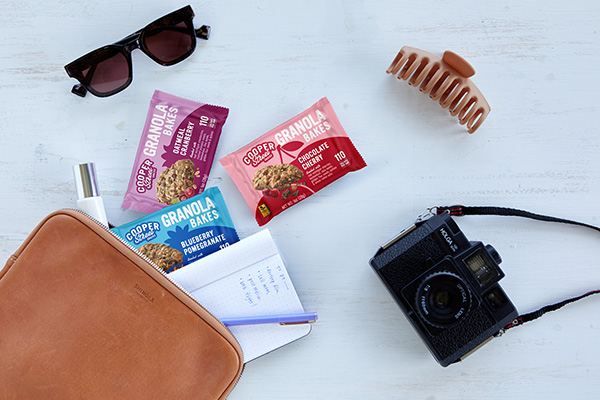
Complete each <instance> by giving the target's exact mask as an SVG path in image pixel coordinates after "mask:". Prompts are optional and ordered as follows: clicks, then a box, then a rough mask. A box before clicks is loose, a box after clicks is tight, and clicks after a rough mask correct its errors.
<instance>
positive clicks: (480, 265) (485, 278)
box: [465, 249, 499, 287]
mask: <svg viewBox="0 0 600 400" xmlns="http://www.w3.org/2000/svg"><path fill="white" fill-rule="evenodd" d="M465 263H466V264H467V265H468V266H469V268H470V269H471V271H472V272H473V275H475V278H477V281H478V282H479V285H480V286H481V287H484V286H485V285H487V284H488V283H489V282H491V281H493V280H494V279H495V278H497V277H498V275H499V273H498V270H497V269H496V267H495V266H494V265H493V264H492V262H491V261H490V260H489V259H488V257H487V256H486V255H485V252H484V251H483V249H480V250H478V251H476V252H475V253H473V254H472V255H471V256H469V257H468V258H467V259H465Z"/></svg>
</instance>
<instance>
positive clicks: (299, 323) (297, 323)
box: [279, 319, 317, 325]
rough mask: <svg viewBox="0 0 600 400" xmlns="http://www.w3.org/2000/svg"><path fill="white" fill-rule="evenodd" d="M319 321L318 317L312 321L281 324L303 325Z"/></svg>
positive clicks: (283, 323)
mask: <svg viewBox="0 0 600 400" xmlns="http://www.w3.org/2000/svg"><path fill="white" fill-rule="evenodd" d="M315 322H317V320H316V319H313V320H310V321H299V322H280V323H279V325H302V324H314V323H315Z"/></svg>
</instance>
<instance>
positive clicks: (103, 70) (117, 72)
mask: <svg viewBox="0 0 600 400" xmlns="http://www.w3.org/2000/svg"><path fill="white" fill-rule="evenodd" d="M129 70H130V68H129V61H128V59H127V57H125V55H124V54H123V53H122V52H120V51H119V50H117V49H112V48H109V49H106V50H103V51H102V52H101V53H99V54H97V56H96V57H94V58H93V59H92V60H89V66H88V67H87V68H86V69H84V70H83V71H82V74H83V77H84V79H85V80H86V81H87V82H88V87H89V89H90V90H93V91H95V92H97V93H98V94H109V93H111V92H114V91H115V90H118V89H123V88H125V87H126V86H127V85H128V84H129V83H130V82H131V77H130V75H129Z"/></svg>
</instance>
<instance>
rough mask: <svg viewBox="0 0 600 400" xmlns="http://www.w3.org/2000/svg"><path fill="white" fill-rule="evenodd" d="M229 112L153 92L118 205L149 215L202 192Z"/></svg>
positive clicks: (220, 108) (225, 109)
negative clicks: (126, 182)
mask: <svg viewBox="0 0 600 400" xmlns="http://www.w3.org/2000/svg"><path fill="white" fill-rule="evenodd" d="M228 114H229V110H228V109H227V108H224V107H219V106H214V105H210V104H203V103H198V102H195V101H191V100H186V99H182V98H180V97H176V96H173V95H171V94H168V93H164V92H161V91H159V90H156V91H155V92H154V95H153V96H152V100H151V101H150V109H149V110H148V117H147V118H146V124H145V125H144V130H143V132H142V138H141V140H140V143H139V146H138V151H137V155H136V157H135V162H134V165H133V171H132V173H131V178H130V180H129V186H128V187H127V192H126V194H125V198H124V199H123V208H128V209H130V210H136V211H142V212H146V213H151V212H154V211H157V210H160V209H161V208H164V207H166V206H168V205H170V204H175V203H177V202H179V201H182V200H185V199H188V198H190V197H192V196H194V195H196V194H198V193H202V191H203V190H204V188H205V187H206V182H207V180H208V173H209V172H210V169H211V167H212V163H213V159H214V156H215V151H216V149H217V143H218V142H219V137H220V136H221V129H222V128H223V124H224V123H225V120H226V119H227V115H228Z"/></svg>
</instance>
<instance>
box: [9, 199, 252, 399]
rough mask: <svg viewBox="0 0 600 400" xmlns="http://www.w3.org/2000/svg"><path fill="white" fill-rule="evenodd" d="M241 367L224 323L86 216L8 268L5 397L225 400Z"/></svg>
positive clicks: (46, 224)
mask: <svg viewBox="0 0 600 400" xmlns="http://www.w3.org/2000/svg"><path fill="white" fill-rule="evenodd" d="M242 369H243V357H242V351H241V348H240V346H239V344H238V343H237V341H236V339H235V338H234V337H233V335H232V334H231V333H230V332H229V331H228V330H227V328H226V327H225V326H224V325H223V324H221V323H220V322H219V321H218V320H217V319H216V318H215V317H214V316H212V315H211V314H210V313H208V312H207V311H206V310H205V309H204V308H203V307H202V306H200V305H199V304H198V303H196V302H195V301H194V300H193V299H192V298H191V297H189V296H188V295H187V294H186V293H184V292H183V291H182V290H181V289H179V288H178V287H177V286H176V285H175V284H174V283H173V282H171V281H170V280H169V279H168V278H167V277H166V276H165V275H163V274H162V273H161V272H159V271H158V270H157V269H156V268H155V267H154V266H153V265H152V264H150V263H149V262H148V261H146V260H145V259H143V258H142V257H141V256H140V255H138V253H136V252H135V251H134V250H132V249H130V248H129V247H127V245H125V244H124V243H123V242H121V241H120V240H119V239H118V238H117V237H115V236H114V235H113V234H112V233H111V232H110V231H108V230H107V229H105V228H104V227H102V226H101V225H100V224H98V223H96V222H95V221H93V220H92V219H90V218H88V217H87V216H85V215H84V214H82V213H79V212H77V211H69V210H65V211H58V212H55V213H53V214H51V215H49V216H48V217H46V219H44V220H43V221H42V222H41V223H40V224H39V225H38V226H37V228H36V229H35V230H34V231H33V232H32V233H31V234H30V235H29V237H28V238H27V239H26V240H25V242H24V243H23V245H22V246H21V247H20V248H19V249H18V250H17V251H16V252H15V254H14V255H13V256H12V257H11V258H10V259H9V260H8V262H7V263H6V266H5V267H4V269H2V270H1V271H0V398H1V399H45V400H47V399H61V400H64V399H84V398H85V399H102V400H106V399H224V398H226V397H227V395H228V394H229V392H230V391H231V390H232V388H233V386H234V385H235V384H236V382H237V380H238V379H239V376H240V374H241V372H242Z"/></svg>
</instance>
